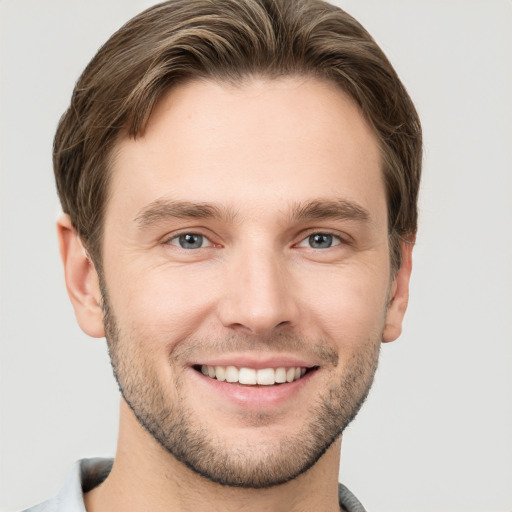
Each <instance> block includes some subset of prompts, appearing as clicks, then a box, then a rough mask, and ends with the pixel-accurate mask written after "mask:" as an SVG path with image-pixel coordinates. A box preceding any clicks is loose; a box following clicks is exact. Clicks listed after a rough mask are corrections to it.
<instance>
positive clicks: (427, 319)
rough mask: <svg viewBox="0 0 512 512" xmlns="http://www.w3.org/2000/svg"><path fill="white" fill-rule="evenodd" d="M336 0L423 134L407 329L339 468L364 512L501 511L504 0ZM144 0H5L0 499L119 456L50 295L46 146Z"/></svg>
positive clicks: (511, 294) (79, 338)
mask: <svg viewBox="0 0 512 512" xmlns="http://www.w3.org/2000/svg"><path fill="white" fill-rule="evenodd" d="M338 3H339V5H340V6H342V7H343V8H345V9H346V10H347V11H348V12H349V13H351V14H352V15H354V16H355V17H356V18H357V19H358V20H359V21H360V22H362V23H363V25H364V26H365V27H366V28H367V29H368V30H369V31H370V32H371V33H372V34H373V36H374V37H375V38H376V40H377V42H379V44H380V45H381V46H382V48H383V49H384V51H385V52H386V53H387V55H388V56H389V58H390V59H391V61H392V63H393V64H394V66H395V67H396V69H397V71H398V73H399V75H400V76H401V78H402V79H403V81H404V83H405V85H406V87H407V88H408V90H409V92H410V94H411V96H412V98H413V100H414V101H415V103H416V105H417V108H418V110H419V113H420V117H421V118H422V122H423V126H424V135H425V166H424V181H423V189H422V195H421V202H420V206H421V222H420V230H419V233H418V239H417V246H416V249H415V261H414V271H413V279H412V285H411V302H410V307H409V312H408V315H407V319H406V325H405V331H404V334H403V335H402V337H401V339H400V340H398V341H396V342H395V343H392V344H389V345H386V346H384V347H383V350H382V359H381V364H380V367H379V370H378V373H377V377H376V382H375V385H374V388H373V390H372V393H371V394H370V398H369V400H368V402H367V404H366V406H365V408H363V411H362V412H361V413H360V415H359V416H358V418H357V419H356V420H355V421H354V423H353V424H352V425H351V426H350V427H349V429H348V430H347V432H346V434H345V436H344V443H343V450H342V464H341V473H340V480H341V481H343V482H344V483H345V484H346V485H347V486H348V487H349V488H350V489H352V490H353V492H354V493H355V494H356V495H357V496H358V497H359V498H360V499H361V501H362V502H363V503H364V504H365V506H366V507H367V509H368V510H369V511H374V512H391V511H392V512H400V511H404V512H405V511H407V512H410V511H415V512H422V511H431V512H438V511H439V512H440V511H450V512H457V511H461V512H462V511H464V512H470V511H485V512H492V511H504V512H511V511H512V377H511V369H512V339H511V338H512V149H511V148H512V99H511V97H512V3H511V2H510V1H506V0H451V1H432V0H429V1H427V0H424V1H412V0H395V1H393V0H386V1H384V0H346V1H341V0H340V1H339V2H338ZM150 4H151V2H149V1H146V0H108V1H105V0H88V1H87V2H86V1H83V0H58V1H57V0H52V1H50V2H44V1H41V0H24V1H23V2H21V1H16V0H3V1H0V48H1V50H0V51H1V54H0V66H1V68H0V73H1V75H0V76H1V82H0V84H1V105H0V107H1V111H0V123H1V134H0V135H1V147H0V151H1V213H0V218H1V229H0V234H1V274H0V279H1V348H0V350H1V352H0V357H1V366H0V370H1V395H0V399H1V401H0V407H1V409H0V510H2V511H4V512H5V511H14V510H19V509H21V508H24V507H26V506H29V505H31V504H34V503H35V502H38V501H41V500H43V499H46V498H48V497H49V496H50V495H52V494H54V493H55V492H57V490H58V488H59V487H60V485H61V483H62V481H63V478H64V476H65V474H66V472H67V471H68V469H69V467H70V466H71V464H72V463H73V462H74V461H75V460H76V459H78V458H80V457H85V456H108V455H113V453H114V449H115V442H116V429H117V420H118V403H119V396H118V391H117V388H116V385H115V383H114V379H113V377H112V375H111V370H110V366H109V362H108V358H107V354H106V349H105V341H104V340H95V339H89V338H87V337H86V336H85V335H84V334H83V333H82V332H81V331H80V330H79V328H78V326H77V325H76V322H75V319H74V316H73V312H72V308H71V306H70V304H69V301H68V298H67V295H66V292H65V287H64V281H63V276H62V270H61V266H60V261H59V256H58V251H57V243H56V235H55V227H54V226H55V220H56V217H57V215H58V212H59V205H58V200H57V197H56V194H55V191H54V183H53V176H52V166H51V145H52V138H53V134H54V131H55V128H56V124H57V121H58V119H59V117H60V115H61V113H62V112H63V111H64V109H65V108H66V106H67V104H68V102H69V99H70V95H71V91H72V88H73V85H74V82H75V80H76V79H77V77H78V76H79V74H80V72H81V71H82V70H83V68H84V67H85V65H86V64H87V62H88V61H89V60H90V58H91V57H92V56H93V54H94V53H95V51H96V50H97V49H98V47H99V46H100V45H101V44H102V43H103V42H104V41H105V40H106V39H107V37H108V36H109V35H110V34H111V33H112V32H113V31H114V30H116V29H117V28H119V27H120V26H121V25H122V24H123V23H124V22H125V21H127V20H128V19H129V18H130V17H131V16H133V15H135V14H136V13H138V12H139V11H141V10H142V9H144V8H146V7H148V6H149V5H150Z"/></svg>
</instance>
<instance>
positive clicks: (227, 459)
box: [101, 285, 382, 489]
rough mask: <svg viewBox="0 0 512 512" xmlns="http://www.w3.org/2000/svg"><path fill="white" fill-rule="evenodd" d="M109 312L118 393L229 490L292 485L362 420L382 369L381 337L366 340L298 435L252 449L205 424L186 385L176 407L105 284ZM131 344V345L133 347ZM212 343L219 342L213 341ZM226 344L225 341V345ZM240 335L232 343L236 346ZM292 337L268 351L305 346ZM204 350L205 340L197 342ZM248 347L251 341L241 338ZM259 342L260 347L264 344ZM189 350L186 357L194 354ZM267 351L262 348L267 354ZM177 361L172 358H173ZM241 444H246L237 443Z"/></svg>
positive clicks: (259, 417) (169, 447)
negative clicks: (125, 334) (125, 332)
mask: <svg viewBox="0 0 512 512" xmlns="http://www.w3.org/2000/svg"><path fill="white" fill-rule="evenodd" d="M101 289H102V297H103V314H104V324H105V333H106V338H107V344H108V350H109V354H110V359H111V363H112V368H113V372H114V376H115V379H116V381H117V383H118V386H119V390H120V392H121V394H122V396H123V398H124V400H125V401H126V403H127V404H128V405H129V407H130V408H131V410H132V411H133V413H134V415H135V417H136V418H137V420H138V421H139V423H140V424H141V426H142V427H143V428H144V429H145V430H146V431H147V432H148V433H149V434H150V435H151V436H152V437H153V438H154V439H155V440H156V441H157V442H158V443H159V444H160V445H161V446H162V447H163V448H164V449H165V450H166V451H167V452H168V453H169V454H171V455H172V456H173V457H175V458H176V459H177V460H178V461H180V462H181V463H183V464H185V465H186V466H187V467H188V468H189V469H191V470H192V471H193V472H195V473H196V474H198V475H201V476H203V477H205V478H207V479H208V480H210V481H212V482H216V483H218V484H221V485H224V486H230V487H242V488H252V489H258V488H265V487H272V486H276V485H280V484H283V483H285V482H288V481H290V480H292V479H294V478H296V477H297V476H299V475H301V474H302V473H305V472H306V471H307V470H308V469H310V468H311V467H312V466H313V465H314V464H316V462H317V461H318V460H319V459H320V457H321V456H322V455H323V454H324V453H325V452H326V450H327V449H328V448H329V447H330V446H331V445H332V444H333V443H334V442H335V441H336V439H337V438H338V437H339V436H340V435H341V433H342V432H343V431H344V429H345V428H346V427H347V426H348V425H349V423H350V422H351V421H352V420H353V419H354V418H355V416H356V415H357V413H358V412H359V409H360V408H361V406H362V404H363V403H364V401H365V400H366V397H367V396H368V393H369V391H370V388H371V385H372V382H373V377H374V375H375V371H376V369H377V364H378V357H379V351H380V340H381V339H382V338H379V339H375V340H367V341H366V342H365V343H364V347H363V348H364V349H362V350H360V351H358V352H356V353H355V355H354V356H353V357H352V359H351V360H350V361H348V362H347V363H346V371H345V374H344V375H343V377H342V379H341V380H340V381H338V382H332V384H331V385H330V386H329V387H328V388H327V389H326V390H325V392H324V393H323V395H322V396H320V397H319V398H318V400H317V401H316V402H315V403H314V404H312V405H311V406H310V407H308V409H307V410H305V411H304V412H303V414H301V417H302V418H304V424H303V426H302V427H301V429H300V430H299V432H298V433H296V434H295V435H293V436H286V438H283V439H281V440H280V441H279V442H278V443H277V444H276V443H271V445H268V446H265V445H263V446H262V445H259V446H250V445H249V443H246V444H244V443H243V442H239V444H238V445H236V446H233V445H232V444H231V443H229V441H227V440H225V441H224V442H223V440H222V439H219V438H218V437H215V436H214V435H213V433H211V432H208V430H207V428H206V427H205V426H204V425H201V423H200V418H197V417H195V416H197V415H196V414H195V413H194V411H192V410H191V409H190V408H189V407H188V406H187V400H186V397H184V396H183V395H181V394H180V390H181V388H182V384H181V382H180V381H179V379H176V380H175V382H174V385H175V391H176V396H177V399H176V400H175V401H174V403H169V399H168V397H167V395H166V393H165V391H164V389H163V388H162V386H161V384H160V382H159V380H158V378H157V376H156V372H155V370H154V368H152V366H151V364H150V362H149V360H148V359H147V357H145V354H144V353H143V351H142V350H141V347H143V345H144V344H141V343H138V344H137V343H135V344H133V347H135V348H132V349H131V350H129V347H130V346H131V345H132V343H131V342H133V340H132V339H130V340H127V339H121V338H122V331H121V329H120V328H119V326H118V325H117V321H116V318H115V315H114V312H113V311H112V308H111V305H110V303H109V301H108V297H107V294H106V290H105V286H104V285H102V286H101ZM128 341H129V342H130V343H128ZM209 343H212V342H211V340H209ZM224 343H225V341H224ZM236 343H237V338H235V337H233V338H231V339H230V341H229V344H230V346H235V345H236ZM304 343H305V342H304V341H301V340H300V339H298V338H296V337H292V336H290V335H285V336H277V337H276V338H275V339H274V340H273V341H269V342H268V343H267V344H265V346H266V347H271V346H272V347H273V348H274V349H275V348H276V346H277V347H278V348H282V349H291V348H293V347H295V348H296V349H297V347H301V346H306V345H305V344H304ZM191 344H192V345H193V344H196V345H200V344H201V340H195V341H191ZM240 344H241V346H240V348H244V349H247V346H248V343H247V339H246V338H243V342H242V341H241V339H240ZM259 345H260V344H259ZM307 346H313V347H316V352H317V355H320V357H323V358H324V359H325V360H329V361H333V359H336V361H337V353H336V352H335V351H334V350H333V349H332V348H329V347H328V346H326V345H325V344H316V345H315V344H311V343H309V344H307ZM187 350H188V347H185V349H184V351H183V353H182V355H183V356H184V354H185V353H187ZM260 350H261V349H260ZM171 364H172V361H171ZM247 420H248V424H249V425H250V424H252V425H251V426H254V425H255V424H258V425H259V426H261V427H264V426H265V420H266V418H265V415H264V414H256V415H255V416H254V417H253V418H247ZM237 441H242V440H237Z"/></svg>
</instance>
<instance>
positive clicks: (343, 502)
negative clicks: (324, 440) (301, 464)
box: [23, 458, 365, 512]
mask: <svg viewBox="0 0 512 512" xmlns="http://www.w3.org/2000/svg"><path fill="white" fill-rule="evenodd" d="M113 462H114V461H113V459H100V458H95V459H82V460H79V461H78V462H76V463H75V464H74V466H73V468H72V469H71V471H70V472H69V474H68V476H67V478H66V480H65V482H64V485H63V486H62V488H61V490H60V491H59V493H58V494H57V495H56V496H54V497H53V498H51V499H49V500H48V501H45V502H43V503H40V504H39V505H35V506H33V507H30V508H28V509H25V510H24V511H23V512H87V511H86V510H85V505H84V493H86V492H87V491H90V490H91V489H94V487H96V486H97V485H99V484H100V483H101V482H103V480H105V478H106V477H107V476H108V474H109V473H110V470H111V469H112V463H113ZM338 491H339V501H340V507H342V509H344V510H346V512H365V509H364V507H363V506H362V505H361V503H360V502H359V500H358V499H357V498H356V497H355V496H354V495H353V494H352V493H351V492H350V491H349V490H348V489H347V488H346V487H345V486H344V485H343V484H339V486H338Z"/></svg>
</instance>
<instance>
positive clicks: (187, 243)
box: [178, 233, 203, 249]
mask: <svg viewBox="0 0 512 512" xmlns="http://www.w3.org/2000/svg"><path fill="white" fill-rule="evenodd" d="M178 240H179V243H180V246H181V247H182V248H183V249H199V248H200V247H201V246H202V245H203V236H202V235H196V234H194V233H185V234H184V235H180V236H179V239H178Z"/></svg>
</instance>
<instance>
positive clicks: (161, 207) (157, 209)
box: [134, 199, 236, 229]
mask: <svg viewBox="0 0 512 512" xmlns="http://www.w3.org/2000/svg"><path fill="white" fill-rule="evenodd" d="M235 216H236V212H235V211H233V210H232V209H230V208H227V207H224V206H222V207H220V206H217V205H215V204H212V203H195V202H192V201H175V200H172V199H157V200H155V201H153V202H151V203H149V204H148V205H147V206H145V207H144V208H143V209H142V210H141V211H140V212H139V213H138V214H137V215H136V217H135V219H134V220H135V222H136V223H137V226H138V227H139V228H140V229H144V228H147V227H148V226H150V225H153V224H156V223H158V222H161V221H165V220H168V219H209V218H220V219H226V220H230V221H232V220H234V218H235Z"/></svg>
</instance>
